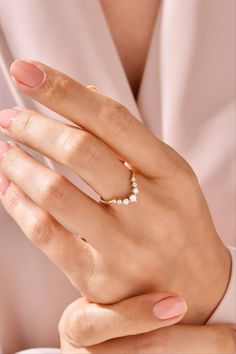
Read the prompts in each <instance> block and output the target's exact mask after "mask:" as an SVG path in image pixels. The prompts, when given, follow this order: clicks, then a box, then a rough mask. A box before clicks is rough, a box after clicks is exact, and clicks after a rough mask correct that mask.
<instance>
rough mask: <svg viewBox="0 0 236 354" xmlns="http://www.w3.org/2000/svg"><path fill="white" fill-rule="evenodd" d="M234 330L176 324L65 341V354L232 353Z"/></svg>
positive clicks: (219, 326)
mask: <svg viewBox="0 0 236 354" xmlns="http://www.w3.org/2000/svg"><path fill="white" fill-rule="evenodd" d="M235 352H236V342H235V331H234V329H233V327H232V326H230V325H209V326H208V325H206V326H187V325H174V326H169V327H166V328H162V329H158V330H155V331H152V332H150V333H144V334H139V335H136V336H126V337H123V338H115V339H112V340H109V341H106V342H104V343H101V344H98V345H95V346H90V347H81V348H79V347H77V348H76V346H74V344H73V343H72V342H66V341H64V340H62V354H67V353H76V354H104V353H106V354H121V353H126V354H144V353H145V354H154V353H155V354H172V353H174V354H196V353H197V354H233V353H235Z"/></svg>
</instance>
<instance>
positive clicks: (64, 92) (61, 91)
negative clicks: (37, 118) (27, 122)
mask: <svg viewBox="0 0 236 354" xmlns="http://www.w3.org/2000/svg"><path fill="white" fill-rule="evenodd" d="M71 87H72V80H70V79H69V78H67V77H66V76H65V75H63V74H61V73H56V74H54V75H52V77H48V79H47V80H46V81H45V83H44V85H43V87H42V88H43V90H42V93H41V95H43V96H44V97H45V98H46V99H47V100H54V101H56V102H58V101H60V100H62V99H64V98H65V97H67V96H68V93H69V91H70V89H71Z"/></svg>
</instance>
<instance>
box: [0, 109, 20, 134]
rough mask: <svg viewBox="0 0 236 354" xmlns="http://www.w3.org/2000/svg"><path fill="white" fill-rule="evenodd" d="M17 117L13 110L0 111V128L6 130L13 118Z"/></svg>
mask: <svg viewBox="0 0 236 354" xmlns="http://www.w3.org/2000/svg"><path fill="white" fill-rule="evenodd" d="M16 115H17V111H15V110H14V109H4V110H2V111H0V126H1V127H2V128H5V129H7V128H8V127H9V126H10V124H11V121H12V119H13V118H15V117H16Z"/></svg>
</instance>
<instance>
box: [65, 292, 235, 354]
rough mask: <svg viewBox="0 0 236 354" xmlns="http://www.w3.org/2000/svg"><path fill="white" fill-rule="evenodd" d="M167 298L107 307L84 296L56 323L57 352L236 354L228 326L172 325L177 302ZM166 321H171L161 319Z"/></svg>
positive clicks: (147, 297)
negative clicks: (58, 346) (58, 339)
mask: <svg viewBox="0 0 236 354" xmlns="http://www.w3.org/2000/svg"><path fill="white" fill-rule="evenodd" d="M166 295H167V294H166ZM166 295H164V294H148V295H143V296H137V297H134V298H130V299H128V300H124V301H121V302H119V303H117V304H113V305H110V306H109V305H108V306H104V305H103V306H100V305H96V304H91V303H88V302H86V300H85V299H83V298H81V299H79V300H77V301H75V302H73V303H72V304H71V305H70V306H69V307H68V308H67V309H66V310H65V312H64V314H63V316H62V318H61V321H60V324H59V332H60V338H61V350H62V353H65V354H67V353H74V354H121V353H127V354H154V353H155V354H158V353H160V354H196V353H197V354H234V353H236V336H235V328H233V326H230V325H206V326H190V325H174V326H172V325H171V324H173V323H177V322H178V321H179V320H180V319H181V316H178V317H172V318H171V313H172V315H176V313H175V310H176V309H177V308H178V307H179V308H178V309H179V310H180V306H181V305H180V304H181V302H178V300H177V299H178V298H175V297H167V298H166ZM179 301H180V299H179ZM154 303H155V305H154ZM182 304H184V303H182ZM155 309H158V311H156V310H155ZM160 314H161V317H162V318H161V319H160V318H158V317H159V316H160ZM182 314H184V311H183V312H182ZM168 317H169V318H171V319H164V318H168ZM170 325H171V326H170ZM166 326H168V327H166ZM162 327H166V328H162ZM160 328H162V329H160Z"/></svg>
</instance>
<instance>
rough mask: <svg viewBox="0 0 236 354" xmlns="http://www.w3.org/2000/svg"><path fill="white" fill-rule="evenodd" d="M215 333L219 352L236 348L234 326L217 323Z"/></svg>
mask: <svg viewBox="0 0 236 354" xmlns="http://www.w3.org/2000/svg"><path fill="white" fill-rule="evenodd" d="M215 333H216V339H215V340H216V348H217V350H218V351H219V353H221V352H223V351H224V350H225V349H226V348H227V350H235V349H236V337H235V331H234V330H233V328H232V327H230V326H226V325H217V326H216V332H215Z"/></svg>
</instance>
